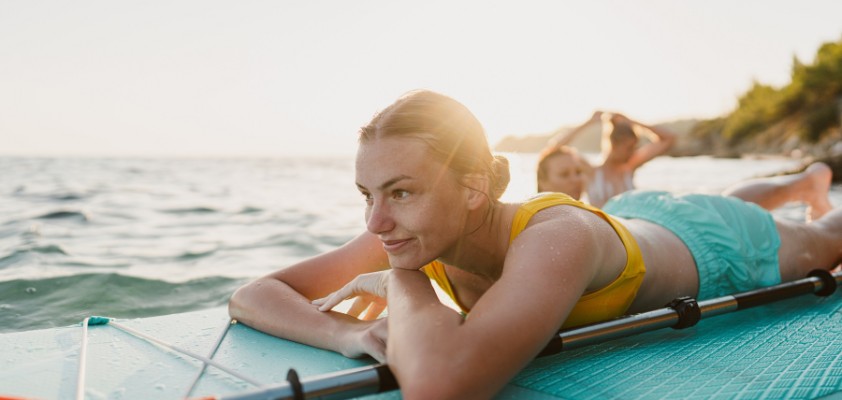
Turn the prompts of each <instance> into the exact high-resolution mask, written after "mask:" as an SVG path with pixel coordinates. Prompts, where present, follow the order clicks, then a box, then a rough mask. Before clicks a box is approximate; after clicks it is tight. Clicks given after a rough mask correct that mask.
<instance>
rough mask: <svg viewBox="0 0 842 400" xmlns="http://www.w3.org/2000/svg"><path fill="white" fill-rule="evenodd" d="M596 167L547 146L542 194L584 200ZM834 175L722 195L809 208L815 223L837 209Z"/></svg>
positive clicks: (755, 184) (774, 180)
mask: <svg viewBox="0 0 842 400" xmlns="http://www.w3.org/2000/svg"><path fill="white" fill-rule="evenodd" d="M591 170H592V167H591V166H590V164H588V162H587V160H585V159H584V158H583V157H582V156H581V155H579V153H578V152H577V151H576V149H574V148H573V147H570V146H555V147H551V146H547V147H545V148H544V149H543V150H542V151H541V153H540V154H539V155H538V167H537V174H536V175H537V186H538V192H561V193H566V194H568V195H570V197H573V198H574V199H577V200H580V199H581V197H582V194H583V193H585V192H586V191H587V186H588V183H589V182H588V176H589V175H591V174H592V172H591ZM832 180H833V171H832V170H831V169H830V167H829V166H828V165H827V164H825V163H821V162H816V163H812V164H810V165H809V166H807V168H805V169H804V170H803V171H801V172H798V173H793V174H787V175H781V176H774V177H763V178H753V179H747V180H745V181H742V182H739V183H736V184H734V185H732V186H730V187H728V188H726V189H725V190H724V191H723V192H722V194H723V195H725V196H734V197H736V198H739V199H741V200H743V201H748V202H751V203H755V204H757V205H759V206H761V207H763V208H765V209H767V210H770V211H771V210H774V209H776V208H778V207H781V206H783V205H785V204H788V203H804V204H806V205H807V210H806V213H805V218H806V220H807V221H813V220H816V219H819V218H821V216H822V215H824V214H825V213H827V212H828V211H830V210H831V209H832V208H833V205H832V204H831V202H830V199H829V192H830V184H831V182H832Z"/></svg>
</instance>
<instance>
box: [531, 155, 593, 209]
mask: <svg viewBox="0 0 842 400" xmlns="http://www.w3.org/2000/svg"><path fill="white" fill-rule="evenodd" d="M544 167H545V170H544V171H545V172H546V174H545V175H544V179H542V180H541V191H544V192H562V193H567V194H568V195H569V196H570V197H573V198H574V199H577V200H578V199H579V198H580V197H581V196H582V191H583V190H584V186H585V176H584V171H583V170H582V163H581V161H580V160H579V159H578V158H576V157H574V156H572V155H570V154H556V155H553V156H551V157H550V158H548V159H547V160H546V161H545V162H544Z"/></svg>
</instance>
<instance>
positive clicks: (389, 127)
mask: <svg viewBox="0 0 842 400" xmlns="http://www.w3.org/2000/svg"><path fill="white" fill-rule="evenodd" d="M359 134H360V135H359V141H360V143H365V142H368V141H371V140H373V139H377V138H382V137H404V138H414V139H420V140H422V141H423V142H424V143H426V144H427V146H428V147H429V150H430V154H431V155H432V156H433V157H434V158H435V159H436V160H437V161H439V162H441V163H443V164H444V165H446V166H447V167H448V168H449V169H450V170H451V171H452V172H453V173H454V174H455V175H456V176H457V177H464V176H466V175H468V174H481V175H483V176H486V177H487V178H488V180H489V188H490V189H489V193H486V194H487V195H488V196H489V197H490V198H491V199H494V201H498V199H499V198H500V196H502V195H503V192H504V191H505V190H506V187H507V186H508V184H509V162H508V160H506V158H505V157H503V156H495V155H492V154H491V150H490V148H489V146H488V140H487V139H486V137H485V130H484V129H483V127H482V125H481V124H480V122H479V121H478V120H477V118H476V117H475V116H474V115H473V114H472V113H471V111H470V110H468V108H467V107H465V106H464V105H462V103H459V102H458V101H456V100H454V99H452V98H450V97H447V96H445V95H442V94H439V93H436V92H432V91H429V90H416V91H412V92H409V93H407V94H405V95H403V96H401V97H400V98H399V99H398V100H397V101H395V102H394V103H392V104H391V105H390V106H389V107H386V108H385V109H384V110H382V111H380V112H379V113H377V114H376V115H375V116H374V118H373V119H372V120H371V122H369V123H368V125H366V126H364V127H362V128H360V132H359Z"/></svg>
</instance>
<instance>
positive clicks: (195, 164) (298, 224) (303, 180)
mask: <svg viewBox="0 0 842 400" xmlns="http://www.w3.org/2000/svg"><path fill="white" fill-rule="evenodd" d="M507 156H508V158H509V160H510V163H511V170H512V181H511V184H510V187H509V190H508V191H507V192H506V193H505V194H504V196H503V200H504V201H516V200H518V199H522V198H524V197H526V196H529V195H530V194H532V193H533V192H534V188H535V176H534V170H535V161H536V156H535V155H534V154H508V155H507ZM798 165H799V162H798V161H796V160H789V159H740V160H734V159H714V158H709V157H690V158H669V157H660V158H657V159H655V160H654V161H652V162H650V163H648V164H647V165H645V166H644V167H643V168H641V169H640V170H639V171H638V173H637V175H636V183H637V185H638V186H639V187H641V188H649V189H665V190H671V191H676V192H703V193H716V192H718V191H721V190H722V189H723V188H725V187H727V186H728V185H730V184H733V183H735V182H738V181H740V180H742V179H746V178H750V177H754V176H762V175H768V174H771V173H775V172H778V171H783V170H788V169H792V168H794V167H796V166H798ZM353 167H354V160H353V156H347V157H332V158H327V157H321V158H317V157H309V158H308V157H294V158H278V159H222V158H220V159H190V158H184V159H173V158H169V159H142V158H123V159H120V158H16V157H2V158H0V332H10V331H21V330H28V329H37V328H47V327H53V326H64V325H69V324H73V323H77V322H79V321H81V320H82V319H83V318H84V317H85V316H89V315H105V316H111V317H120V318H131V317H145V316H152V315H161V314H171V313H176V312H182V311H190V310H198V309H204V308H209V307H216V306H221V305H224V304H226V302H227V301H228V298H229V297H230V295H231V293H232V292H233V291H234V290H235V289H236V288H237V287H238V286H240V285H242V284H243V283H245V282H247V281H248V280H250V279H254V278H256V277H259V276H262V275H265V274H268V273H270V272H272V271H275V270H277V269H279V268H282V267H283V266H286V265H290V264H292V263H294V262H296V261H299V260H302V259H304V258H306V257H309V256H312V255H315V254H318V253H320V252H323V251H326V250H330V249H333V248H336V247H337V246H339V245H341V244H342V243H344V242H346V241H347V240H349V239H351V238H352V237H354V236H356V235H357V234H359V233H360V232H362V231H363V230H364V229H365V222H364V216H363V207H364V199H363V198H362V196H361V195H360V194H359V193H358V192H357V190H356V187H355V185H354V168H353ZM831 200H832V201H833V202H834V204H842V188H836V187H834V188H833V190H832V197H831ZM803 209H804V208H803V207H802V206H797V205H796V206H791V207H786V208H784V209H783V210H779V211H776V213H777V214H778V215H781V216H783V217H785V218H793V219H802V218H803V214H804V211H803Z"/></svg>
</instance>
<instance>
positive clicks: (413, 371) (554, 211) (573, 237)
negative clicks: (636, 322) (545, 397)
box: [229, 91, 842, 399]
mask: <svg viewBox="0 0 842 400" xmlns="http://www.w3.org/2000/svg"><path fill="white" fill-rule="evenodd" d="M507 183H508V165H507V163H506V162H505V159H503V158H501V157H494V156H492V154H491V152H490V150H489V147H488V143H487V140H486V138H485V135H484V132H483V129H482V126H481V125H480V123H479V122H478V121H477V120H476V118H475V117H474V116H473V115H472V114H471V112H470V111H468V109H467V108H465V107H464V106H463V105H462V104H460V103H458V102H457V101H455V100H453V99H451V98H449V97H446V96H443V95H441V94H437V93H434V92H429V91H416V92H411V93H409V94H407V95H405V96H403V97H401V98H400V99H398V100H397V101H396V102H395V103H394V104H392V105H391V106H389V107H387V108H386V109H385V110H383V111H382V112H380V113H379V114H377V115H376V116H375V117H374V119H373V120H372V121H371V122H370V123H369V124H368V125H367V126H365V127H363V128H362V129H361V131H360V136H359V149H358V152H357V158H356V184H357V187H358V188H359V191H360V193H361V194H362V196H363V198H364V200H365V204H366V207H365V218H366V223H367V226H366V227H367V231H366V232H364V233H362V234H361V235H359V236H357V237H356V238H354V239H352V240H351V241H350V242H348V243H346V244H345V245H344V246H342V247H339V248H337V249H335V250H332V251H329V252H326V253H324V254H321V255H318V256H315V257H313V258H310V259H308V260H305V261H302V262H300V263H297V264H295V265H292V266H289V267H287V268H284V269H281V270H279V271H277V272H275V273H273V274H271V275H269V276H266V277H263V278H260V279H257V280H255V281H253V282H251V283H249V284H247V285H245V286H243V287H242V288H240V289H239V290H238V291H237V292H236V293H235V294H234V295H233V297H232V298H231V302H230V305H229V309H230V314H231V317H232V318H236V319H237V320H239V321H241V322H243V323H245V324H247V325H250V326H252V327H254V328H256V329H259V330H261V331H264V332H267V333H270V334H272V335H276V336H279V337H283V338H286V339H291V340H295V341H298V342H302V343H306V344H309V345H313V346H318V347H322V348H326V349H330V350H334V351H337V352H340V353H342V354H344V355H346V356H349V357H359V356H364V355H370V356H372V357H374V358H376V359H377V360H379V361H388V364H389V367H390V369H391V370H392V371H393V372H394V374H395V376H396V377H397V380H398V382H399V384H400V386H401V391H402V395H403V397H404V398H407V399H415V398H420V399H447V398H458V399H464V398H488V397H491V396H493V395H494V394H495V393H496V392H498V391H499V390H500V389H501V388H502V387H503V386H504V385H505V384H506V383H507V382H508V381H509V380H510V379H511V378H512V377H513V376H514V375H515V374H517V372H518V371H520V370H521V369H522V368H523V367H524V366H525V365H526V364H527V363H528V362H529V361H530V360H532V359H533V358H534V357H535V356H536V355H537V354H538V353H539V352H540V351H541V349H543V348H544V346H545V345H546V344H547V342H548V341H549V340H550V338H551V337H552V336H553V335H554V334H555V333H556V332H557V331H558V330H559V329H560V328H562V327H565V328H566V327H572V326H576V325H581V324H586V323H590V322H596V321H602V320H607V319H611V318H614V317H617V316H621V315H623V314H629V313H636V312H641V311H646V310H651V309H655V308H661V307H663V306H664V305H665V304H667V303H668V302H670V301H671V300H672V299H674V298H676V297H679V296H694V297H697V298H699V299H706V298H711V297H717V296H721V295H726V294H730V293H734V292H740V291H744V290H748V289H752V288H756V287H760V286H768V285H774V284H777V283H779V282H781V281H790V280H795V279H799V278H802V277H804V276H805V275H806V274H807V272H808V271H810V270H812V269H814V268H824V269H832V268H833V267H834V266H835V265H836V264H837V263H838V261H839V260H840V256H841V255H842V254H840V253H842V211H840V209H836V210H833V211H831V212H829V213H827V214H826V215H824V216H823V217H822V218H820V219H818V220H817V221H815V222H813V223H811V224H802V223H797V222H792V221H784V220H781V221H776V220H774V219H773V217H772V216H771V215H770V214H769V213H768V212H767V211H765V210H763V209H762V208H760V207H758V206H756V205H754V204H749V203H746V202H743V201H740V200H738V199H736V198H733V197H723V196H708V195H686V196H673V195H670V194H668V193H665V192H634V191H633V192H628V193H625V194H623V195H621V196H618V197H615V198H614V199H612V200H611V201H610V202H609V203H608V204H607V205H606V206H605V212H603V211H600V210H599V209H596V208H592V207H590V206H588V205H585V204H583V203H580V202H578V201H576V200H573V199H571V198H570V197H568V196H566V195H563V194H558V193H545V194H539V195H537V196H536V197H534V198H532V199H529V200H527V201H525V202H523V203H502V202H500V201H499V200H498V199H499V197H500V195H501V194H502V193H503V191H504V190H505V188H506V185H507ZM609 214H610V215H609ZM431 278H432V279H433V280H435V281H436V282H437V283H438V284H439V285H441V286H442V289H443V290H444V291H445V292H447V293H449V294H450V295H451V296H452V297H453V299H454V300H455V302H456V304H458V305H459V307H461V308H462V309H463V311H465V313H467V317H463V315H462V314H460V313H458V312H455V311H454V310H453V309H451V308H449V307H447V306H445V305H443V304H442V303H440V302H439V300H438V298H437V295H436V292H435V290H433V286H432V284H431ZM346 298H355V301H354V303H353V305H352V306H351V308H350V309H349V311H348V313H347V314H346V313H339V312H335V311H331V308H332V307H334V306H335V305H337V304H338V303H339V302H340V301H342V300H344V299H346ZM386 304H388V307H389V313H388V317H386V318H381V319H375V318H376V316H377V315H379V314H380V313H381V311H382V310H383V308H384V307H385V305H386Z"/></svg>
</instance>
